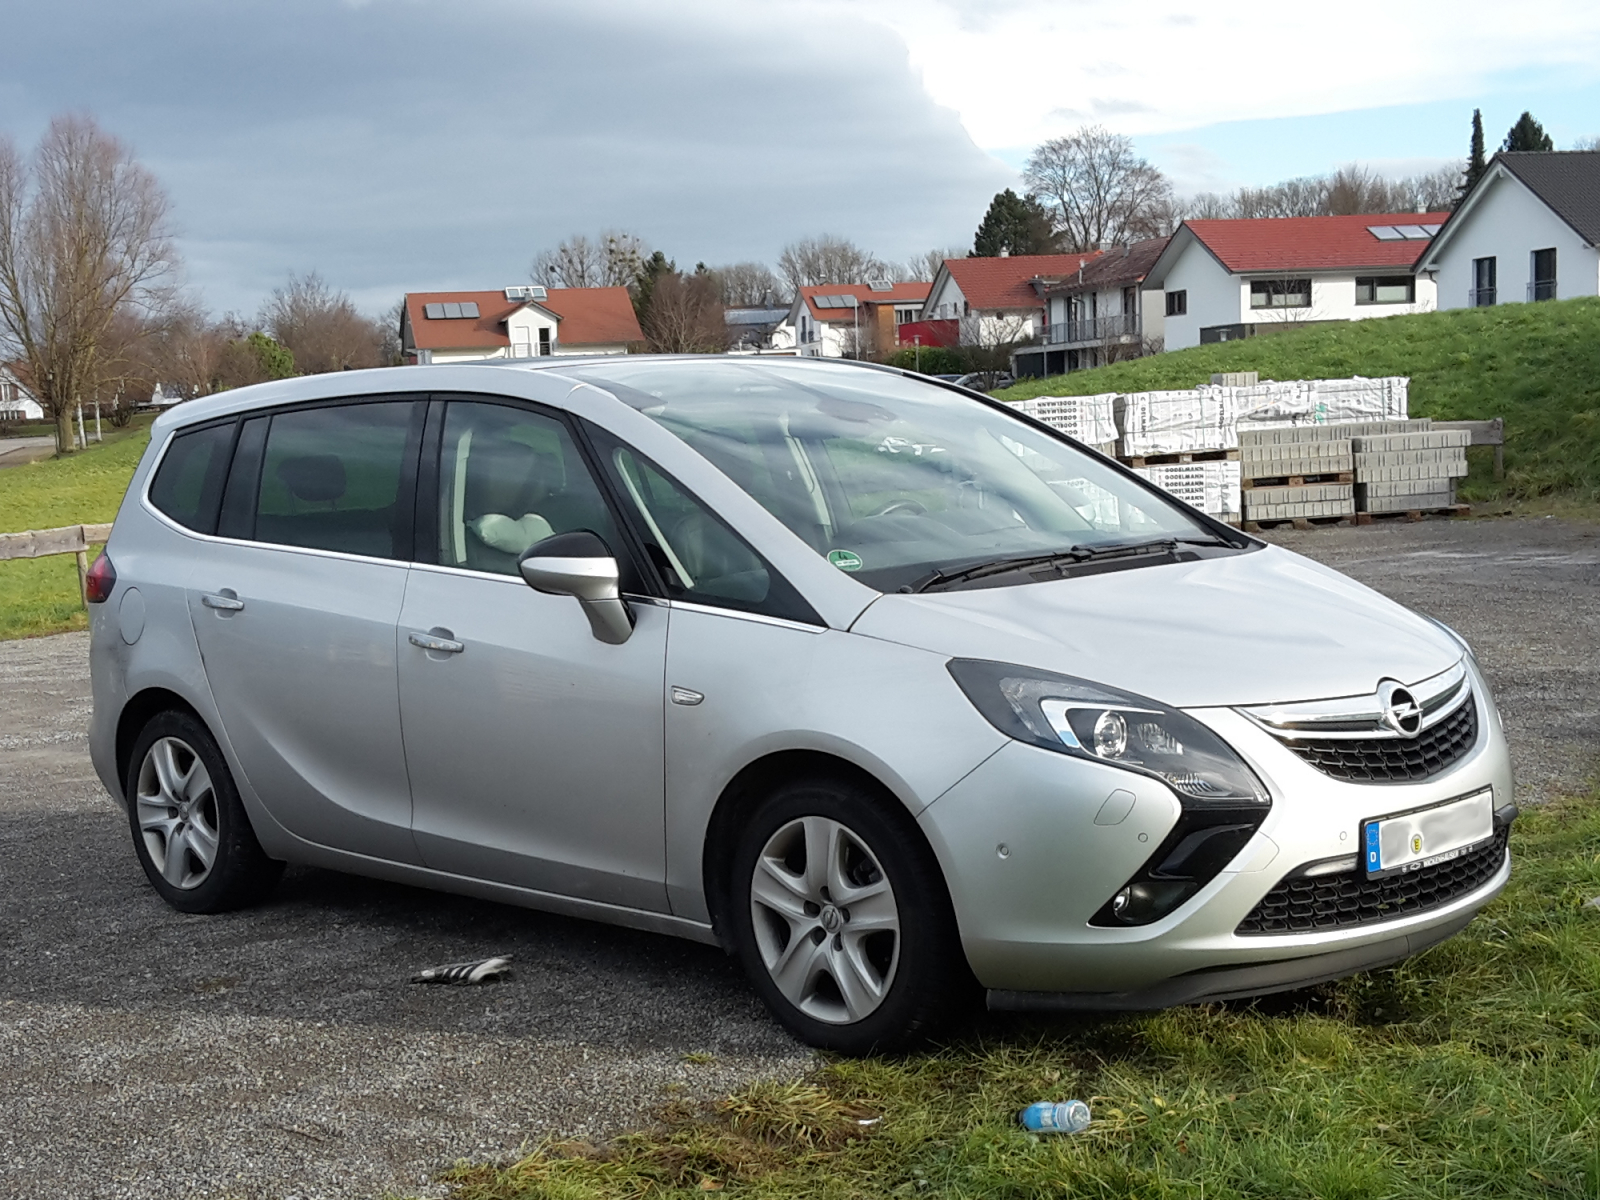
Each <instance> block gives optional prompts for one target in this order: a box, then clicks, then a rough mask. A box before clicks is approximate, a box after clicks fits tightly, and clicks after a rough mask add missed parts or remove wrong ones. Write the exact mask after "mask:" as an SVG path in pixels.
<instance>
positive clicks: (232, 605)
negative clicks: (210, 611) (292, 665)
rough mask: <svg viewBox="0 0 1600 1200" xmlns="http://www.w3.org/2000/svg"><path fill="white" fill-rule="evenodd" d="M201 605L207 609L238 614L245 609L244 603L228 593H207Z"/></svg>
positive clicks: (201, 600) (202, 597)
mask: <svg viewBox="0 0 1600 1200" xmlns="http://www.w3.org/2000/svg"><path fill="white" fill-rule="evenodd" d="M200 603H201V604H204V605H205V606H206V607H207V608H215V609H218V610H220V611H221V612H238V611H239V610H240V609H241V608H243V607H244V601H243V600H241V599H239V597H237V596H230V595H228V594H227V593H226V592H207V593H205V594H204V595H203V596H201V597H200Z"/></svg>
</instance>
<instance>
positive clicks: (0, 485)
mask: <svg viewBox="0 0 1600 1200" xmlns="http://www.w3.org/2000/svg"><path fill="white" fill-rule="evenodd" d="M105 439H106V440H105V441H104V442H100V443H96V444H92V445H91V446H90V447H89V449H87V450H84V451H82V452H81V453H78V454H74V455H70V456H68V457H65V458H47V459H45V460H43V461H42V462H36V463H28V464H26V465H23V466H18V467H6V468H4V469H3V470H0V533H16V532H19V531H21V530H24V529H54V528H56V527H57V526H60V525H88V524H100V523H103V522H108V521H110V520H112V519H113V518H114V517H115V516H116V515H117V508H118V506H119V505H120V504H121V503H122V496H123V493H124V492H126V491H127V490H128V480H129V479H131V478H132V477H133V469H134V467H136V466H137V465H138V463H139V456H140V455H141V454H143V453H144V448H145V446H146V445H147V444H148V443H149V441H150V421H149V418H138V419H136V420H135V422H134V424H133V425H132V426H130V427H129V428H127V429H117V430H112V429H107V430H106V431H105ZM88 624H89V620H88V614H87V613H85V612H84V610H83V605H82V603H81V602H80V601H79V599H78V568H77V565H76V564H75V563H74V561H73V559H72V556H71V555H70V554H69V555H54V556H52V557H50V558H23V559H10V560H6V561H0V638H14V637H32V636H35V635H38V634H44V633H61V632H63V631H65V630H69V629H86V628H87V627H88Z"/></svg>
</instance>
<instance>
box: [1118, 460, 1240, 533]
mask: <svg viewBox="0 0 1600 1200" xmlns="http://www.w3.org/2000/svg"><path fill="white" fill-rule="evenodd" d="M1133 471H1134V474H1136V475H1142V476H1143V477H1144V478H1146V479H1148V480H1149V481H1150V482H1151V483H1153V484H1155V485H1156V486H1157V487H1158V488H1161V489H1162V490H1163V491H1166V492H1170V493H1171V494H1172V495H1174V496H1176V497H1177V498H1178V499H1179V500H1182V501H1183V502H1184V503H1185V504H1188V505H1191V506H1192V507H1194V508H1198V509H1199V510H1200V511H1201V512H1203V513H1207V514H1209V515H1211V516H1213V517H1217V518H1219V519H1221V520H1224V521H1232V522H1234V523H1236V524H1237V523H1238V521H1239V520H1240V519H1241V516H1242V514H1241V511H1240V508H1239V464H1238V462H1237V461H1229V460H1227V459H1213V460H1212V461H1210V462H1196V463H1167V464H1164V465H1161V466H1153V467H1135V468H1134V469H1133Z"/></svg>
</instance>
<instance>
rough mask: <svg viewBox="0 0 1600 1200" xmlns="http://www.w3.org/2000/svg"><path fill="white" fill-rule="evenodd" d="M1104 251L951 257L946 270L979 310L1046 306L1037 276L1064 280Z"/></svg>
mask: <svg viewBox="0 0 1600 1200" xmlns="http://www.w3.org/2000/svg"><path fill="white" fill-rule="evenodd" d="M1099 256H1100V251H1098V250H1090V251H1087V252H1085V253H1083V254H1013V255H1011V256H1009V257H1007V258H947V259H945V262H944V266H945V270H947V271H949V272H950V277H951V278H952V279H954V280H955V281H956V286H957V287H959V288H960V289H961V294H962V296H964V297H965V298H966V301H967V303H968V304H970V305H971V306H972V307H973V308H977V309H995V308H1042V307H1043V302H1042V301H1041V300H1040V299H1039V294H1038V292H1036V291H1034V289H1033V280H1034V279H1035V278H1036V277H1040V276H1042V277H1044V278H1046V279H1062V278H1065V277H1066V276H1068V275H1075V274H1077V271H1078V268H1079V267H1081V266H1083V265H1084V264H1086V263H1090V262H1093V261H1094V260H1095V259H1096V258H1098V257H1099Z"/></svg>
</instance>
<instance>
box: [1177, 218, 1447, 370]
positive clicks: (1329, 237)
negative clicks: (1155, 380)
mask: <svg viewBox="0 0 1600 1200" xmlns="http://www.w3.org/2000/svg"><path fill="white" fill-rule="evenodd" d="M1448 217H1449V214H1448V213H1442V212H1440V213H1378V214H1362V215H1357V216H1345V217H1264V218H1260V219H1255V220H1215V221H1185V222H1184V223H1183V224H1182V225H1181V226H1179V228H1178V231H1177V232H1176V233H1175V234H1173V235H1172V238H1171V240H1169V241H1168V243H1167V246H1166V249H1165V250H1163V251H1162V253H1161V257H1160V258H1158V259H1157V260H1156V263H1155V265H1154V266H1153V267H1151V269H1150V273H1149V275H1148V277H1147V278H1146V280H1145V286H1146V287H1147V288H1159V289H1160V290H1162V291H1163V292H1165V296H1164V300H1163V309H1162V316H1163V324H1164V330H1165V338H1164V340H1165V348H1166V349H1168V350H1182V349H1184V348H1186V347H1188V346H1197V345H1201V344H1203V343H1207V342H1226V341H1232V340H1234V339H1235V338H1241V337H1249V336H1251V335H1253V334H1257V333H1263V332H1272V331H1274V330H1275V329H1283V328H1285V327H1299V326H1303V325H1315V324H1320V323H1323V322H1327V321H1360V320H1365V319H1367V318H1369V317H1389V316H1395V315H1396V314H1400V313H1416V312H1430V311H1432V310H1433V308H1434V306H1435V291H1434V283H1433V280H1432V279H1431V278H1419V277H1418V276H1417V275H1416V274H1415V273H1414V271H1413V266H1414V264H1415V263H1416V260H1417V258H1418V256H1419V255H1420V254H1421V253H1422V252H1423V251H1424V250H1425V249H1426V248H1427V243H1428V242H1429V241H1430V240H1431V239H1432V237H1433V235H1434V234H1436V233H1438V232H1439V229H1440V227H1441V226H1442V225H1443V224H1444V222H1445V220H1446V219H1447V218H1448Z"/></svg>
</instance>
